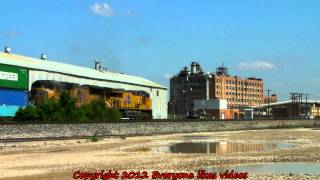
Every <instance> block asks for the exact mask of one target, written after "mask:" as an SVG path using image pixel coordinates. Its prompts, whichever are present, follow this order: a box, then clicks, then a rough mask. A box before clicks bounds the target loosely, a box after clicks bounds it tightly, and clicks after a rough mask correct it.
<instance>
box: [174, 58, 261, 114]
mask: <svg viewBox="0 0 320 180" xmlns="http://www.w3.org/2000/svg"><path fill="white" fill-rule="evenodd" d="M190 68H191V69H190V70H189V69H188V67H184V68H183V69H182V70H181V71H180V72H179V73H178V74H177V75H175V76H173V77H172V78H171V79H170V102H169V111H170V113H171V114H177V115H184V116H188V115H190V114H191V113H193V112H194V111H195V110H196V109H195V106H194V100H196V99H206V100H210V99H225V100H227V106H228V109H240V108H244V107H251V106H256V105H259V104H264V100H265V96H264V83H263V80H262V79H259V78H254V77H250V78H241V77H239V76H230V75H229V73H228V68H226V67H224V66H223V65H222V66H221V67H218V68H217V70H216V72H215V73H212V72H208V73H204V71H203V70H202V68H201V67H200V64H199V63H197V62H192V63H191V67H190Z"/></svg>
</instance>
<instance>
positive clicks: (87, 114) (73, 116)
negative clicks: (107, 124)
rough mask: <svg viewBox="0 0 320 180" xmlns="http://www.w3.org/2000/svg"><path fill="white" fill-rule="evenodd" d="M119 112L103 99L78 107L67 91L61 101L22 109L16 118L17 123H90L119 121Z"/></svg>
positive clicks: (61, 95) (52, 101) (52, 100)
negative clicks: (108, 106) (109, 106)
mask: <svg viewBox="0 0 320 180" xmlns="http://www.w3.org/2000/svg"><path fill="white" fill-rule="evenodd" d="M120 117H121V114H120V112H119V110H116V109H109V108H107V106H106V103H105V101H104V100H103V99H96V100H93V101H92V102H91V103H89V104H86V105H83V106H81V107H76V100H75V99H74V98H72V97H71V96H70V95H69V93H68V92H67V91H63V92H62V93H61V94H60V98H59V100H56V99H49V100H48V101H45V102H43V103H41V104H40V105H38V106H31V105H30V106H27V107H26V108H20V109H19V110H18V111H17V113H16V116H15V120H17V121H38V122H88V121H89V120H90V121H111V120H112V121H115V120H119V119H120Z"/></svg>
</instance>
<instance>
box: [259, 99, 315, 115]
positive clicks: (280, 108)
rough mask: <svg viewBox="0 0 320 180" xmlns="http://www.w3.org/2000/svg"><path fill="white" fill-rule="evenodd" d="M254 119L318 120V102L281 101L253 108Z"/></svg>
mask: <svg viewBox="0 0 320 180" xmlns="http://www.w3.org/2000/svg"><path fill="white" fill-rule="evenodd" d="M253 117H254V118H273V119H288V118H290V119H306V118H307V119H314V118H320V101H316V100H307V101H292V100H291V101H282V102H276V103H270V104H263V105H260V106H254V107H253Z"/></svg>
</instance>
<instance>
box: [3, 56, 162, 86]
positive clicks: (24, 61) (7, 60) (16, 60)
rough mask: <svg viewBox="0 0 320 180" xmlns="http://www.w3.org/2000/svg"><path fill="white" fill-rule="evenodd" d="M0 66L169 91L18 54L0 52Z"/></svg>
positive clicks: (130, 77) (128, 77)
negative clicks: (4, 65)
mask: <svg viewBox="0 0 320 180" xmlns="http://www.w3.org/2000/svg"><path fill="white" fill-rule="evenodd" d="M0 64H6V65H12V66H18V67H22V68H28V69H37V70H45V71H51V72H58V73H63V74H69V75H74V76H81V77H87V78H91V79H97V80H106V81H117V82H123V83H129V84H134V85H139V86H147V87H151V88H161V89H166V90H167V89H168V88H167V87H165V86H162V85H160V84H158V83H155V82H153V81H150V80H147V79H145V78H142V77H138V76H133V75H127V74H122V73H118V72H110V71H103V72H101V71H99V70H96V69H94V68H89V67H83V66H78V65H72V64H67V63H62V62H57V61H49V60H42V59H40V58H39V59H36V58H31V57H26V56H21V55H16V54H7V53H3V52H0Z"/></svg>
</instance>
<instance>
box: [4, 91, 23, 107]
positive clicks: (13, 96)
mask: <svg viewBox="0 0 320 180" xmlns="http://www.w3.org/2000/svg"><path fill="white" fill-rule="evenodd" d="M27 104H28V91H24V90H12V89H0V106H2V105H13V106H26V105H27Z"/></svg>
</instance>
